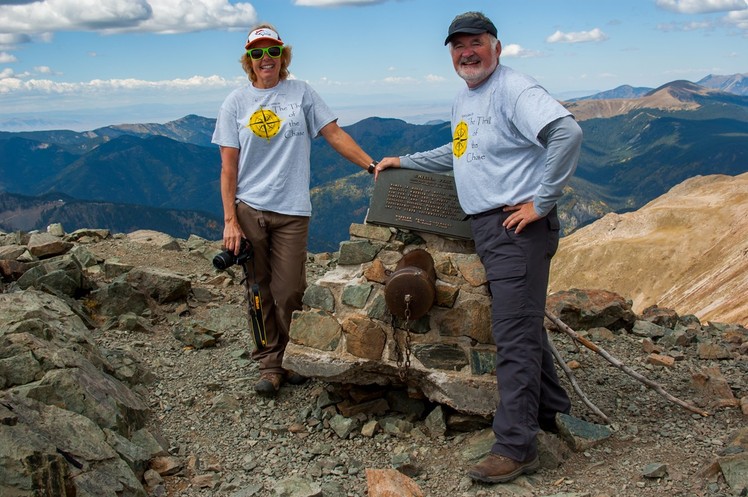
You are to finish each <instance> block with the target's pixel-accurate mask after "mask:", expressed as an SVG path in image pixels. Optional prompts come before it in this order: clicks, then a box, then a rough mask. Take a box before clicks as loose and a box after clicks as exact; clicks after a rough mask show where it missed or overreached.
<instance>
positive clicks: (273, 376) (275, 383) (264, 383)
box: [255, 372, 283, 397]
mask: <svg viewBox="0 0 748 497" xmlns="http://www.w3.org/2000/svg"><path fill="white" fill-rule="evenodd" d="M281 383H283V375H282V374H280V373H270V372H265V373H261V374H260V381H258V382H257V383H255V392H257V393H258V394H260V395H262V396H263V397H275V396H276V395H277V394H278V390H280V387H281Z"/></svg>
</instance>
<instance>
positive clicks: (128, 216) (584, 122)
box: [0, 75, 748, 252]
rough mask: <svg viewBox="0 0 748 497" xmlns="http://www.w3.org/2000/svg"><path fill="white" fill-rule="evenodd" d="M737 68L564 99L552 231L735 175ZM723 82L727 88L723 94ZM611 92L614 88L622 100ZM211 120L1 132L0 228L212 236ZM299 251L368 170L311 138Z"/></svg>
mask: <svg viewBox="0 0 748 497" xmlns="http://www.w3.org/2000/svg"><path fill="white" fill-rule="evenodd" d="M744 81H745V75H734V76H729V77H728V76H708V77H707V78H704V79H703V80H702V81H700V82H699V83H691V82H688V81H673V82H671V83H668V84H666V85H663V86H661V87H659V88H655V89H651V90H649V89H635V88H631V87H628V88H627V89H623V88H619V89H616V90H612V91H611V92H603V94H598V95H597V96H596V98H586V99H579V100H575V101H569V102H564V105H566V106H567V107H568V108H569V109H570V110H571V111H572V112H573V113H574V115H575V117H576V118H577V120H578V121H579V122H580V125H581V126H582V128H583V131H584V142H583V150H582V155H581V158H580V163H579V167H578V169H577V172H576V174H575V177H574V178H573V179H572V182H571V184H570V185H569V187H568V188H567V191H566V194H565V195H564V197H563V198H562V200H561V202H560V204H559V209H560V213H561V217H562V219H563V222H564V226H565V231H564V232H565V234H568V233H571V232H573V231H574V230H576V229H578V228H579V227H582V226H585V225H587V224H589V223H591V222H592V221H594V220H596V219H599V218H600V217H602V216H603V215H605V214H606V213H609V212H619V213H620V212H625V211H629V210H634V209H637V208H639V207H641V206H643V205H644V204H646V203H647V202H649V201H651V200H653V199H655V198H656V197H658V196H660V195H662V194H663V193H665V192H667V191H668V190H669V189H670V188H671V187H673V186H674V185H676V184H678V183H680V182H682V181H684V180H685V179H687V178H690V177H693V176H698V175H707V174H726V175H737V174H741V173H743V172H745V171H748V147H746V145H745V144H746V138H748V96H745V95H744V94H741V92H743V93H745V83H744ZM724 89H729V90H730V91H733V92H732V93H731V92H728V91H724ZM621 95H623V96H621ZM214 125H215V120H214V119H210V118H205V117H200V116H196V115H188V116H185V117H184V118H182V119H178V120H176V121H172V122H168V123H165V124H131V125H117V126H107V127H103V128H99V129H95V130H91V131H86V132H74V131H66V130H52V131H28V132H0V229H2V230H6V231H12V230H31V229H44V228H45V227H46V225H47V224H49V223H50V222H59V223H62V224H63V226H64V227H65V229H66V230H73V229H77V228H81V227H91V226H95V227H101V228H108V229H111V230H113V231H115V232H129V231H132V230H133V229H155V230H158V231H162V232H166V233H169V234H172V235H173V236H179V237H186V236H189V234H196V235H199V236H203V237H205V238H209V239H220V238H221V236H222V228H223V221H222V217H223V215H222V211H221V200H220V185H219V172H220V158H219V154H218V150H217V148H216V147H215V146H214V145H212V144H211V143H210V138H211V135H212V132H213V127H214ZM345 130H346V131H347V132H348V133H349V134H350V135H351V136H352V137H353V138H354V139H355V140H356V141H357V142H358V143H359V144H361V146H362V147H363V148H364V149H365V150H367V152H369V154H370V155H372V156H373V157H382V156H385V155H400V154H405V153H409V152H416V151H421V150H427V149H430V148H434V147H436V146H439V145H442V144H444V143H446V142H448V141H450V139H451V136H450V126H449V123H446V122H435V123H430V124H423V125H415V124H409V123H406V122H404V121H401V120H398V119H383V118H377V117H372V118H368V119H364V120H362V121H360V122H358V123H356V124H353V125H351V126H346V127H345ZM311 188H312V190H311V191H312V203H313V216H312V221H311V226H310V242H309V249H310V250H311V251H312V252H323V251H335V250H337V248H338V244H339V242H340V241H341V240H345V239H347V238H348V236H349V235H348V227H349V226H350V224H351V223H360V222H363V220H364V219H365V216H366V211H367V208H368V205H369V199H370V196H371V192H372V188H373V181H372V177H371V176H370V175H368V174H366V173H365V172H363V171H360V170H359V169H358V168H357V167H356V166H354V165H352V164H350V163H349V162H347V161H346V160H345V159H343V158H342V157H340V156H339V155H338V154H337V153H335V152H334V151H333V149H332V148H331V147H330V146H329V145H327V143H326V142H325V141H324V140H322V139H318V140H315V141H314V142H313V148H312V178H311Z"/></svg>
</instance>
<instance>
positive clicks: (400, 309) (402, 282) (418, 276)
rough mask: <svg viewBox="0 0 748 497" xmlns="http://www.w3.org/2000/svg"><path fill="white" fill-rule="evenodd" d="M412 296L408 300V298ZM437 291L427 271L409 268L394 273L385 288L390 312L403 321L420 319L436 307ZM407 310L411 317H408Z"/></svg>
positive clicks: (385, 297) (385, 296)
mask: <svg viewBox="0 0 748 497" xmlns="http://www.w3.org/2000/svg"><path fill="white" fill-rule="evenodd" d="M408 295H409V296H410V297H409V298H407V297H406V296H408ZM435 297H436V290H435V288H434V282H433V280H432V279H431V278H430V277H429V275H428V274H427V272H426V271H424V270H423V269H421V268H418V267H413V266H408V267H404V268H401V269H398V270H396V271H395V272H393V273H392V274H391V275H390V277H389V279H388V280H387V283H386V284H385V287H384V299H385V302H386V303H387V307H388V308H389V310H390V312H391V313H392V314H394V315H395V316H397V317H399V318H401V319H411V320H412V319H418V318H420V317H422V316H424V315H426V313H428V312H429V310H430V309H431V307H432V306H433V305H434V298H435ZM406 309H407V310H409V311H410V315H409V316H408V315H406Z"/></svg>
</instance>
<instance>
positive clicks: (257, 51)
mask: <svg viewBox="0 0 748 497" xmlns="http://www.w3.org/2000/svg"><path fill="white" fill-rule="evenodd" d="M282 53H283V47H281V46H275V47H267V48H250V49H249V50H247V55H249V56H250V57H252V59H253V60H260V59H261V58H262V57H263V56H264V55H265V54H268V56H270V57H271V58H273V59H277V58H278V57H280V56H281V54H282Z"/></svg>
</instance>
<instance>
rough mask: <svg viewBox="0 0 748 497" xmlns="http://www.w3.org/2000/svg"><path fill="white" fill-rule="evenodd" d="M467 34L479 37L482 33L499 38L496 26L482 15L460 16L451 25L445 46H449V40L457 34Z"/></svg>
mask: <svg viewBox="0 0 748 497" xmlns="http://www.w3.org/2000/svg"><path fill="white" fill-rule="evenodd" d="M460 33H467V34H471V35H479V34H481V33H491V34H492V35H494V36H498V35H497V32H496V26H494V25H493V23H492V22H491V20H490V19H489V18H488V17H486V16H484V15H482V14H476V15H465V14H462V15H459V16H457V17H455V18H454V20H453V21H452V24H450V25H449V31H448V32H447V39H445V40H444V44H445V45H447V44H448V43H449V40H450V39H451V38H452V37H453V36H454V35H456V34H460Z"/></svg>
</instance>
